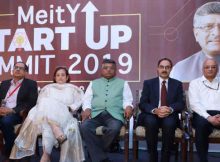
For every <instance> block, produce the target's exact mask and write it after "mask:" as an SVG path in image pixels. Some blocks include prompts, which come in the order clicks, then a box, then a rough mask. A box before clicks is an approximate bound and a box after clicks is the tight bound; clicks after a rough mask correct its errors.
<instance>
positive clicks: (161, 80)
mask: <svg viewBox="0 0 220 162" xmlns="http://www.w3.org/2000/svg"><path fill="white" fill-rule="evenodd" d="M168 80H169V78H168V79H165V81H166V84H168ZM159 81H160V84H162V82H163V81H164V79H163V78H161V77H159Z"/></svg>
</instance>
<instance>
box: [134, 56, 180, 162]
mask: <svg viewBox="0 0 220 162" xmlns="http://www.w3.org/2000/svg"><path fill="white" fill-rule="evenodd" d="M171 69H172V61H171V60H170V59H168V58H162V59H160V60H159V61H158V64H157V73H158V77H156V78H153V79H150V80H145V81H144V86H143V90H142V94H141V98H140V104H139V107H140V110H141V114H140V115H139V117H138V125H142V126H144V127H145V128H146V130H147V131H146V132H147V133H146V141H147V148H148V152H149V155H150V156H149V157H150V158H149V161H150V162H157V161H158V151H157V142H158V132H159V128H161V129H162V149H161V162H169V161H170V152H171V150H172V145H173V142H174V137H175V129H176V128H177V127H178V126H179V125H178V124H179V118H178V113H180V112H181V110H183V109H184V102H183V88H182V83H181V82H180V81H178V80H175V79H172V78H170V77H169V74H170V71H171Z"/></svg>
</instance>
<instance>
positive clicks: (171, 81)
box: [167, 78, 174, 103]
mask: <svg viewBox="0 0 220 162" xmlns="http://www.w3.org/2000/svg"><path fill="white" fill-rule="evenodd" d="M173 86H174V85H173V80H172V79H170V78H169V81H168V92H167V101H168V102H167V103H170V102H169V101H170V98H171V95H172V93H170V92H173Z"/></svg>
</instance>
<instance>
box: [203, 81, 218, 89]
mask: <svg viewBox="0 0 220 162" xmlns="http://www.w3.org/2000/svg"><path fill="white" fill-rule="evenodd" d="M202 83H203V84H204V86H206V88H209V89H212V90H215V91H217V90H219V82H218V86H217V88H213V87H210V86H209V85H207V84H206V83H205V81H203V82H202Z"/></svg>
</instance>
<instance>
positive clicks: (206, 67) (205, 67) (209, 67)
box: [204, 65, 217, 70]
mask: <svg viewBox="0 0 220 162" xmlns="http://www.w3.org/2000/svg"><path fill="white" fill-rule="evenodd" d="M204 69H206V70H209V69H210V70H212V69H217V66H215V65H213V66H204Z"/></svg>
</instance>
